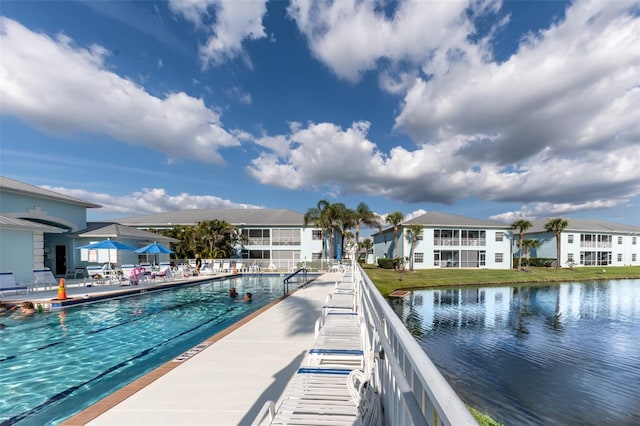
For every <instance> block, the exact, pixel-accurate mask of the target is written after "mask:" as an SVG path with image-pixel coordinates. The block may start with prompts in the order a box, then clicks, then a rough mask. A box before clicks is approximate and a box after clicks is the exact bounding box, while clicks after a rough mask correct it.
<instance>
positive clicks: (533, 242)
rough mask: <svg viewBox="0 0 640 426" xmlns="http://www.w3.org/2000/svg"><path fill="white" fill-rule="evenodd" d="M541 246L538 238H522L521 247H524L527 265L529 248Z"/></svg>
mask: <svg viewBox="0 0 640 426" xmlns="http://www.w3.org/2000/svg"><path fill="white" fill-rule="evenodd" d="M540 246H542V243H541V242H540V241H539V240H524V241H523V242H522V247H524V252H525V256H526V259H527V265H529V254H530V252H531V249H537V248H540Z"/></svg>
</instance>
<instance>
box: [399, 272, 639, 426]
mask: <svg viewBox="0 0 640 426" xmlns="http://www.w3.org/2000/svg"><path fill="white" fill-rule="evenodd" d="M390 303H391V304H392V306H393V307H394V310H395V311H396V312H397V313H398V315H399V316H400V318H402V319H403V321H404V322H405V324H406V326H407V327H408V329H409V330H410V331H411V333H412V334H413V335H414V337H415V338H416V339H417V340H418V342H419V343H420V345H421V346H422V348H423V349H424V350H425V352H426V353H427V355H428V356H429V357H430V358H431V360H432V361H433V362H434V363H435V364H436V365H437V366H438V368H439V369H440V371H441V372H442V373H443V375H444V376H445V377H446V378H447V379H448V381H449V383H450V384H451V386H452V387H453V388H454V389H455V391H456V392H457V393H458V395H460V397H461V398H462V399H463V401H465V402H466V403H467V404H469V405H471V406H473V407H475V408H478V409H480V410H481V411H483V412H485V413H487V414H489V415H490V416H492V417H493V418H495V419H496V420H498V421H500V422H502V423H503V424H505V425H599V426H602V425H640V280H612V281H598V282H585V283H580V282H576V283H560V284H555V285H548V286H543V287H524V286H517V287H508V286H507V287H482V288H462V289H446V290H419V291H415V292H413V293H411V294H410V295H409V296H407V298H406V299H405V300H404V302H401V301H391V302H390Z"/></svg>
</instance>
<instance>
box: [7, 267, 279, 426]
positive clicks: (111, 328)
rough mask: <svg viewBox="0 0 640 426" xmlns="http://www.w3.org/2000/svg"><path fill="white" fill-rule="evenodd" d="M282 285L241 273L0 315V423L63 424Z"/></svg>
mask: <svg viewBox="0 0 640 426" xmlns="http://www.w3.org/2000/svg"><path fill="white" fill-rule="evenodd" d="M231 286H235V287H236V289H237V290H238V292H239V293H240V295H242V294H243V293H245V292H251V293H252V295H253V297H252V302H251V303H243V302H236V301H235V300H234V299H231V298H230V297H229V288H230V287H231ZM282 291H283V285H282V277H280V276H244V277H235V278H233V279H220V280H212V281H206V282H201V283H197V284H194V285H187V286H181V287H177V288H173V289H170V290H166V291H158V292H153V293H146V294H139V295H135V296H129V297H125V298H121V299H114V300H108V301H104V302H100V303H93V304H89V305H84V306H77V307H73V308H65V309H64V310H60V311H54V312H46V313H41V314H35V315H31V316H29V317H22V316H21V315H20V314H13V315H11V316H8V317H2V322H3V323H4V324H5V325H6V327H5V328H4V329H3V330H1V331H0V371H1V374H0V395H2V397H1V399H0V425H8V424H21V425H31V424H33V425H43V424H58V423H60V422H61V421H63V420H65V419H67V418H69V417H71V416H72V415H74V414H76V413H78V412H80V411H82V410H83V409H85V408H86V407H88V406H90V405H91V404H93V403H95V402H97V401H99V400H100V399H102V398H104V397H105V396H107V395H109V394H111V393H113V392H114V391H115V390H117V389H120V388H122V387H124V386H125V385H127V384H128V383H131V382H132V381H134V380H135V379H137V378H139V377H141V376H143V375H144V374H146V373H148V372H149V371H151V370H153V369H154V368H156V367H158V366H160V365H162V364H164V363H165V362H168V361H170V360H172V359H174V358H176V357H178V356H180V355H181V354H183V353H184V352H185V351H187V350H189V349H190V348H192V347H194V346H196V345H197V344H199V343H200V342H202V341H204V340H206V339H208V338H209V337H211V336H212V335H214V334H215V333H217V332H219V331H221V330H222V329H224V328H226V327H228V326H229V325H231V324H233V323H235V322H237V321H239V320H240V319H242V318H244V317H245V316H247V315H249V314H250V313H252V312H254V311H256V310H258V309H260V308H261V307H263V306H265V305H266V304H268V303H270V302H271V301H273V300H275V299H277V298H278V297H280V296H282ZM238 300H241V297H239V298H238Z"/></svg>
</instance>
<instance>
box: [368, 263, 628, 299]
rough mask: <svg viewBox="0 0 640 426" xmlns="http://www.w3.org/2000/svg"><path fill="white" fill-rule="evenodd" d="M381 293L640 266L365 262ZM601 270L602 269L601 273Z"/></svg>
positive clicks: (589, 275)
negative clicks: (388, 265)
mask: <svg viewBox="0 0 640 426" xmlns="http://www.w3.org/2000/svg"><path fill="white" fill-rule="evenodd" d="M364 269H365V272H366V273H367V275H369V278H371V281H373V283H374V284H375V285H376V287H377V288H378V290H379V291H380V293H382V295H383V296H387V295H389V293H391V292H392V291H394V290H412V289H419V288H429V287H459V286H466V285H473V286H476V285H493V284H536V283H539V284H542V283H549V282H561V281H590V280H608V279H623V278H625V279H626V278H640V266H615V267H614V266H611V267H601V266H598V267H576V268H573V269H570V268H560V269H555V268H544V267H529V268H528V269H527V270H526V271H517V270H513V269H511V270H500V269H444V268H438V269H421V270H418V271H413V272H409V271H405V272H402V273H400V272H396V271H394V270H392V269H382V268H379V267H378V266H377V265H364ZM603 271H604V272H603Z"/></svg>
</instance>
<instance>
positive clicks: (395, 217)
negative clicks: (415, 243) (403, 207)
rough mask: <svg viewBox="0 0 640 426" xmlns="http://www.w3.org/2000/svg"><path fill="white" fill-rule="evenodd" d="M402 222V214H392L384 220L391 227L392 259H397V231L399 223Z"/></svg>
mask: <svg viewBox="0 0 640 426" xmlns="http://www.w3.org/2000/svg"><path fill="white" fill-rule="evenodd" d="M403 220H404V213H402V212H392V213H389V214H388V215H387V217H386V219H385V221H386V222H387V223H388V224H391V225H393V257H394V258H396V259H397V258H398V233H399V232H398V231H399V225H400V222H402V221H403Z"/></svg>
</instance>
